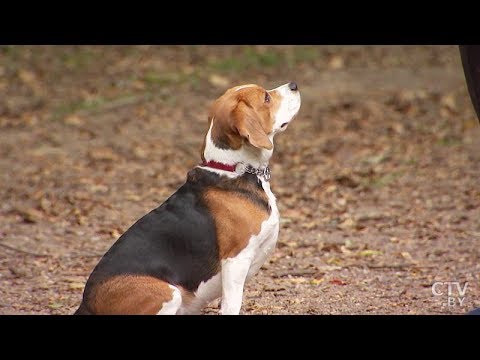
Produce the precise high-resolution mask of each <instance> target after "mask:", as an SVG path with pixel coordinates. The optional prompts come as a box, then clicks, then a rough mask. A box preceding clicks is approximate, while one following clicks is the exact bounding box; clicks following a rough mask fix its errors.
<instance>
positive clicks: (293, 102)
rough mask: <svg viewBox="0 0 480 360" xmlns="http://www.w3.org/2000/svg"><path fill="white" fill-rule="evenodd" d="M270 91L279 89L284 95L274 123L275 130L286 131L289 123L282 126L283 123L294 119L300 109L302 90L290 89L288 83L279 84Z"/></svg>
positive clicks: (275, 131)
mask: <svg viewBox="0 0 480 360" xmlns="http://www.w3.org/2000/svg"><path fill="white" fill-rule="evenodd" d="M270 91H277V92H278V93H279V94H280V95H281V96H282V102H281V103H280V107H279V108H278V110H277V113H276V115H275V123H274V124H273V132H274V133H277V132H280V131H284V130H285V129H286V128H287V126H288V125H287V126H285V127H283V128H282V124H284V123H289V122H290V121H292V119H293V118H294V117H295V116H296V115H297V113H298V111H299V110H300V105H301V99H300V92H299V91H292V90H290V88H289V87H288V84H285V85H282V86H279V87H277V88H276V89H273V90H270Z"/></svg>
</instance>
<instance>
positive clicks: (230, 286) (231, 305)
mask: <svg viewBox="0 0 480 360" xmlns="http://www.w3.org/2000/svg"><path fill="white" fill-rule="evenodd" d="M251 263H252V261H251V259H249V258H245V257H243V258H230V259H226V260H223V261H222V305H221V309H220V313H221V314H222V315H238V314H239V313H240V308H241V307H242V300H243V286H244V285H245V279H246V278H247V274H248V270H249V269H250V265H251Z"/></svg>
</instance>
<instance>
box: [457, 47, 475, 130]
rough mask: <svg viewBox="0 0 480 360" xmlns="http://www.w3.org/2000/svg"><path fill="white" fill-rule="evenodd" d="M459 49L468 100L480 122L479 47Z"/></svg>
mask: <svg viewBox="0 0 480 360" xmlns="http://www.w3.org/2000/svg"><path fill="white" fill-rule="evenodd" d="M459 49H460V57H461V59H462V66H463V72H464V73H465V80H466V81H467V86H468V92H469V93H470V100H471V101H472V104H473V107H474V108H475V112H476V113H477V118H478V119H479V121H480V45H460V46H459Z"/></svg>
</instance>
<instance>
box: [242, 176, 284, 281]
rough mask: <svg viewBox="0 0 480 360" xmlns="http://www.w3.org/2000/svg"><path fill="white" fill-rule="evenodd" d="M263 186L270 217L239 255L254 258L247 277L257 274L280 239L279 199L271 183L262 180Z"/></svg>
mask: <svg viewBox="0 0 480 360" xmlns="http://www.w3.org/2000/svg"><path fill="white" fill-rule="evenodd" d="M262 186H263V189H264V191H265V193H266V194H267V196H268V203H269V205H270V208H271V213H270V217H269V218H268V219H267V220H265V221H264V222H263V223H262V227H261V228H260V232H259V233H258V234H257V235H254V236H252V237H251V238H250V241H249V243H248V246H247V247H246V248H245V249H243V250H242V251H241V252H240V253H239V254H238V255H237V256H239V257H242V256H244V257H249V258H251V259H252V262H251V265H250V269H249V270H248V276H247V279H248V278H250V277H252V276H253V275H255V274H256V273H257V272H258V271H259V270H260V268H261V267H262V265H263V264H264V263H265V261H266V260H267V259H268V257H269V256H270V255H271V254H272V253H273V251H274V250H275V246H276V244H277V239H278V231H279V223H280V215H279V213H278V208H277V200H276V199H275V195H273V193H272V191H271V190H270V183H269V182H266V181H263V180H262Z"/></svg>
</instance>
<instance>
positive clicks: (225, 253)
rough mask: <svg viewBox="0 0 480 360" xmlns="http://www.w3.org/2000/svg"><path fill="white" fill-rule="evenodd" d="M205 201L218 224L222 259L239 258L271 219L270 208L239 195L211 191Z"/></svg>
mask: <svg viewBox="0 0 480 360" xmlns="http://www.w3.org/2000/svg"><path fill="white" fill-rule="evenodd" d="M265 196H266V195H265ZM204 199H205V201H206V204H207V207H208V208H209V210H210V211H211V213H212V215H213V218H214V221H215V227H216V232H217V241H218V247H219V255H220V259H226V258H229V257H234V256H236V255H238V253H239V252H240V251H242V250H243V249H244V248H245V247H246V246H247V245H248V241H249V240H250V238H251V237H252V235H257V234H258V233H259V232H260V228H261V226H262V223H263V222H264V221H265V220H267V219H268V217H269V213H268V211H267V209H265V208H264V207H262V206H259V205H258V204H256V203H255V202H253V201H252V200H251V199H248V198H247V197H245V196H244V195H242V194H241V193H238V192H232V191H227V190H223V189H220V188H211V189H208V190H207V191H206V192H205V194H204Z"/></svg>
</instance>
